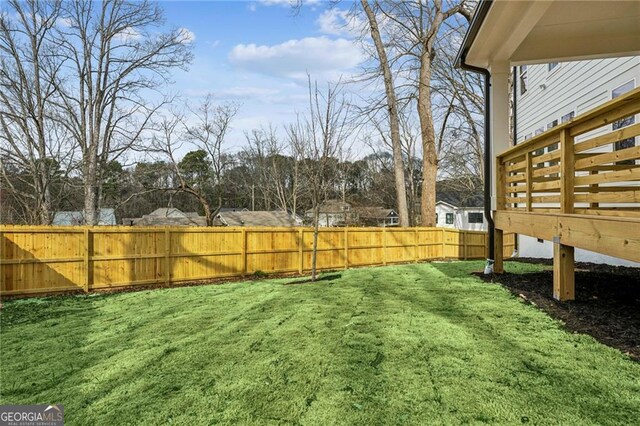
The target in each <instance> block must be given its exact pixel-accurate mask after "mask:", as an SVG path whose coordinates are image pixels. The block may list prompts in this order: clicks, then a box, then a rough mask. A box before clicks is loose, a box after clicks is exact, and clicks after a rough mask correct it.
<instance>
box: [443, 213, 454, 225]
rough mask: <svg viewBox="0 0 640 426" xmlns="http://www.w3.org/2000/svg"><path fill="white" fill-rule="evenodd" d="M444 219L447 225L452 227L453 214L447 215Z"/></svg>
mask: <svg viewBox="0 0 640 426" xmlns="http://www.w3.org/2000/svg"><path fill="white" fill-rule="evenodd" d="M445 219H446V222H447V225H453V213H447V217H446V218H445Z"/></svg>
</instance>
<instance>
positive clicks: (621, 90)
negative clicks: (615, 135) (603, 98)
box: [611, 80, 636, 164]
mask: <svg viewBox="0 0 640 426" xmlns="http://www.w3.org/2000/svg"><path fill="white" fill-rule="evenodd" d="M633 86H634V84H633V80H632V81H630V82H628V83H625V84H623V85H622V86H619V87H616V88H615V89H613V91H612V92H611V98H617V97H618V96H621V95H624V94H625V93H626V92H628V91H630V90H632V89H633ZM635 123H636V117H635V116H633V115H632V116H631V117H626V118H623V119H622V120H618V121H616V122H615V123H613V124H612V126H611V129H612V130H618V129H622V128H623V127H627V126H631V125H632V124H635ZM634 146H636V138H635V137H632V138H627V139H623V140H621V141H618V142H616V143H614V144H613V149H614V150H616V151H620V150H622V149H627V148H632V147H634ZM635 163H636V161H635V160H623V161H618V162H617V163H616V164H635Z"/></svg>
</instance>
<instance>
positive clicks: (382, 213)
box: [352, 207, 400, 227]
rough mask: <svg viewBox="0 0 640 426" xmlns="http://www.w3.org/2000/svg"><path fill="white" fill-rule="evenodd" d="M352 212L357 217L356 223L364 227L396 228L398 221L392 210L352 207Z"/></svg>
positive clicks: (396, 214)
mask: <svg viewBox="0 0 640 426" xmlns="http://www.w3.org/2000/svg"><path fill="white" fill-rule="evenodd" d="M352 211H353V213H354V214H355V215H357V221H358V223H359V224H361V225H365V226H380V227H387V226H398V225H399V223H400V219H399V217H398V213H396V211H395V210H393V209H385V208H384V207H353V208H352Z"/></svg>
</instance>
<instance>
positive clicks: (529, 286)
mask: <svg viewBox="0 0 640 426" xmlns="http://www.w3.org/2000/svg"><path fill="white" fill-rule="evenodd" d="M518 261H520V262H530V263H543V264H552V262H551V261H550V260H541V259H518ZM478 275H479V276H480V277H482V279H484V280H485V281H491V282H497V283H500V284H502V285H503V286H505V287H506V288H508V289H509V290H510V291H511V292H512V293H513V294H515V295H517V296H519V297H521V298H522V299H524V300H526V301H527V302H529V303H532V304H534V305H536V306H538V307H539V308H540V309H542V310H543V311H545V312H547V313H548V314H549V315H551V316H552V317H554V318H556V319H559V320H561V321H562V322H563V323H564V324H565V326H566V327H567V329H569V330H571V331H574V332H578V333H585V334H589V335H591V336H593V337H594V338H595V339H596V340H598V341H600V342H601V343H604V344H605V345H609V346H612V347H614V348H618V349H620V350H621V351H623V352H625V353H626V354H628V355H629V356H630V357H631V358H633V359H635V360H636V361H640V268H627V267H622V266H610V265H598V264H593V263H576V300H574V301H569V302H558V301H556V300H555V299H554V298H553V271H551V270H548V271H543V272H537V273H528V274H513V273H504V274H502V275H493V276H489V277H487V276H485V275H482V274H478Z"/></svg>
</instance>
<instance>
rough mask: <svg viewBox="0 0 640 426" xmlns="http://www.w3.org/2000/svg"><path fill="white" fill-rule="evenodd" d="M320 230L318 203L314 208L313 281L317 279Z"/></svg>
mask: <svg viewBox="0 0 640 426" xmlns="http://www.w3.org/2000/svg"><path fill="white" fill-rule="evenodd" d="M319 228H320V206H319V205H318V203H316V205H315V206H313V251H312V252H311V281H315V280H316V278H317V276H318V275H317V270H316V266H317V262H318V232H319Z"/></svg>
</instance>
